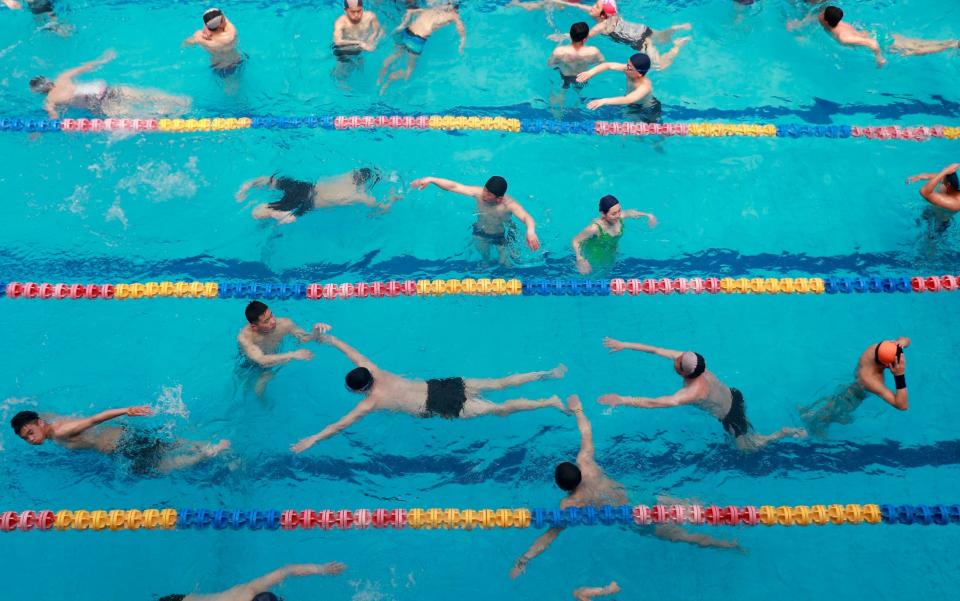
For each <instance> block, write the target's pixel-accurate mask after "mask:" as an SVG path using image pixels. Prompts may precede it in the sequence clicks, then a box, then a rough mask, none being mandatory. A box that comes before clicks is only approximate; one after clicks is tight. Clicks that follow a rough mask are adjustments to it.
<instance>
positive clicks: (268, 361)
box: [237, 335, 313, 368]
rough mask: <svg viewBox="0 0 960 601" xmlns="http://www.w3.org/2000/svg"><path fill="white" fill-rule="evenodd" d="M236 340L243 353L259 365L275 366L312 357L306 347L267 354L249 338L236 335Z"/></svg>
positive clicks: (307, 359)
mask: <svg viewBox="0 0 960 601" xmlns="http://www.w3.org/2000/svg"><path fill="white" fill-rule="evenodd" d="M237 342H238V343H239V344H240V349H241V350H242V351H243V354H244V355H246V356H247V358H248V359H250V360H251V361H253V362H254V363H256V364H257V365H259V366H260V367H265V368H266V367H276V366H277V365H283V364H284V363H289V362H291V361H293V360H294V359H300V360H301V361H309V360H310V359H313V353H312V352H310V351H309V350H308V349H299V350H296V351H291V352H289V353H275V354H271V355H268V354H267V353H265V352H263V350H262V349H261V348H260V347H259V346H257V345H256V344H254V343H253V342H252V341H251V340H248V339H247V338H246V337H245V336H243V335H240V336H238V337H237Z"/></svg>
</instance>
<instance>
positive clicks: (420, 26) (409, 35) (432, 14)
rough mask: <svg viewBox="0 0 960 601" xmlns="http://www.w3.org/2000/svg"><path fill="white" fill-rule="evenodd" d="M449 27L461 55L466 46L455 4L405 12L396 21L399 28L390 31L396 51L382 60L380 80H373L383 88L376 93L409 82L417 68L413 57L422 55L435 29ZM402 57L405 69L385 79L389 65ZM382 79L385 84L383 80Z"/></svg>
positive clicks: (464, 34)
mask: <svg viewBox="0 0 960 601" xmlns="http://www.w3.org/2000/svg"><path fill="white" fill-rule="evenodd" d="M408 24H409V25H408ZM451 24H452V25H454V26H455V27H456V28H457V33H458V34H460V50H459V52H460V54H463V48H464V46H466V44H467V29H466V27H464V25H463V21H462V20H461V19H460V3H459V2H451V3H449V4H444V5H443V6H438V7H431V8H412V9H408V10H407V14H405V15H404V16H403V20H402V21H400V25H398V26H397V28H396V29H395V30H394V41H395V43H396V49H395V50H394V52H393V54H391V55H390V56H388V57H387V58H386V60H384V61H383V66H382V67H381V68H380V77H379V78H378V79H377V83H378V84H380V83H382V84H383V87H382V88H380V94H381V95H382V94H383V93H384V92H386V91H387V88H388V87H390V84H392V83H393V82H395V81H396V80H398V79H404V80H409V79H410V75H411V74H412V73H413V69H414V67H416V66H417V58H418V57H419V56H420V54H422V53H423V46H424V44H426V43H427V38H429V37H430V36H431V35H433V34H434V32H436V31H437V30H438V29H441V28H442V27H446V26H447V25H451ZM404 55H406V57H407V68H406V69H400V70H396V71H394V72H393V73H390V76H389V77H387V72H388V69H389V68H390V65H392V64H393V63H394V61H396V60H397V59H399V58H400V57H402V56H404ZM385 77H386V81H384V78H385Z"/></svg>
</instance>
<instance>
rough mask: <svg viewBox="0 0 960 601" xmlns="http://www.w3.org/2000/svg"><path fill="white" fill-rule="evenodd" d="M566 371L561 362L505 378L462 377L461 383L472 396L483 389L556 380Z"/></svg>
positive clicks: (496, 388) (501, 388)
mask: <svg viewBox="0 0 960 601" xmlns="http://www.w3.org/2000/svg"><path fill="white" fill-rule="evenodd" d="M566 373H567V366H566V365H564V364H562V363H561V364H560V365H558V366H556V367H554V368H553V369H551V370H548V371H532V372H529V373H525V374H515V375H512V376H507V377H505V378H464V380H463V383H464V384H465V385H466V387H467V389H468V392H471V393H473V395H472V396H477V395H476V393H479V392H482V391H484V390H503V389H504V388H512V387H514V386H522V385H524V384H527V383H529V382H536V381H538V380H558V379H560V378H562V377H563V376H564V374H566Z"/></svg>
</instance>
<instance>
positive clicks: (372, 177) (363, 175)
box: [353, 167, 380, 186]
mask: <svg viewBox="0 0 960 601" xmlns="http://www.w3.org/2000/svg"><path fill="white" fill-rule="evenodd" d="M378 183H380V170H379V169H371V168H370V167H361V168H360V169H354V170H353V184H354V185H355V186H375V185H377V184H378Z"/></svg>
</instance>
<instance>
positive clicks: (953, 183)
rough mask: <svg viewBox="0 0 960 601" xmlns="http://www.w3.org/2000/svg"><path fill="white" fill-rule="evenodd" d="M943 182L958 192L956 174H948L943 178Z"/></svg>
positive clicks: (959, 184)
mask: <svg viewBox="0 0 960 601" xmlns="http://www.w3.org/2000/svg"><path fill="white" fill-rule="evenodd" d="M943 181H945V182H947V183H948V184H950V187H951V188H953V189H954V190H960V181H958V180H957V172H956V171H954V172H953V173H948V174H947V175H945V176H944V178H943Z"/></svg>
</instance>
